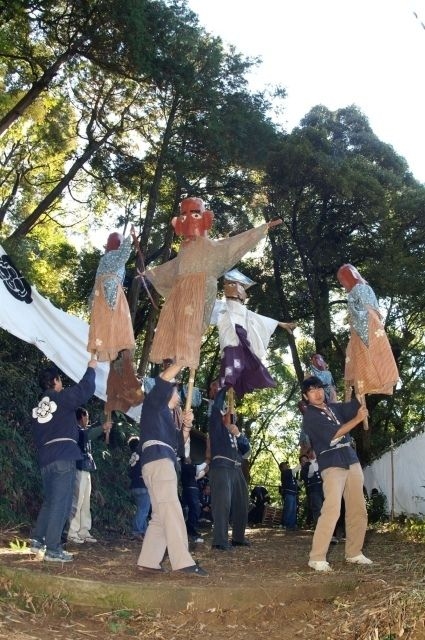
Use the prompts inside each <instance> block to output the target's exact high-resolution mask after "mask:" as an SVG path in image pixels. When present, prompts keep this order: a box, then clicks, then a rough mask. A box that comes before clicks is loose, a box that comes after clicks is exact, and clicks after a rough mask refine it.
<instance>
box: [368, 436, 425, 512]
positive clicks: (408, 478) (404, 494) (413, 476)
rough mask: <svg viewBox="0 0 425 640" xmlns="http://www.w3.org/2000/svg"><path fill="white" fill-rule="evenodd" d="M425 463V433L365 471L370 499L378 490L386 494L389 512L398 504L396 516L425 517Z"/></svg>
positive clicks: (382, 457) (373, 463)
mask: <svg viewBox="0 0 425 640" xmlns="http://www.w3.org/2000/svg"><path fill="white" fill-rule="evenodd" d="M424 459H425V433H420V434H419V435H417V436H415V437H413V438H411V439H410V440H407V442H404V443H403V444H401V445H399V446H398V447H396V448H394V450H393V452H392V453H391V451H387V452H386V453H384V455H383V456H381V457H380V458H379V459H378V460H375V461H374V462H372V464H371V465H369V466H367V467H365V468H364V469H363V472H364V477H365V487H366V490H367V492H368V495H369V496H370V492H371V491H372V489H375V488H376V489H378V490H379V491H380V492H381V493H383V494H384V495H385V496H386V498H387V501H388V510H389V512H391V507H392V503H393V500H394V515H396V516H398V515H400V514H406V515H417V516H421V517H423V516H425V466H424V464H423V461H424ZM393 485H394V491H393ZM393 493H394V497H393Z"/></svg>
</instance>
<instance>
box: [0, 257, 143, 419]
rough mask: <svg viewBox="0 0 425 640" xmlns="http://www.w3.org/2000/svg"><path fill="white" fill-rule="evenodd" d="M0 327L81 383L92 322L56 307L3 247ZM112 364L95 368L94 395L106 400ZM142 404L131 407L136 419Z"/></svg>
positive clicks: (86, 361) (0, 276)
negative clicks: (27, 343)
mask: <svg viewBox="0 0 425 640" xmlns="http://www.w3.org/2000/svg"><path fill="white" fill-rule="evenodd" d="M0 280H1V282H0V327H1V328H3V329H5V330H6V331H8V332H9V333H12V334H13V335H14V336H16V337H17V338H20V339H21V340H24V341H25V342H29V343H30V344H34V345H35V346H36V347H38V349H40V351H42V352H43V353H44V354H45V355H46V356H47V357H48V358H49V360H51V361H52V362H54V363H55V364H56V366H57V367H59V369H61V371H63V372H64V373H66V375H67V376H68V377H69V378H71V380H74V381H75V382H78V381H79V380H81V378H82V377H83V375H84V372H85V370H86V369H87V363H88V361H89V360H90V354H89V353H88V351H87V339H88V331H89V325H88V324H87V323H86V322H84V320H81V318H77V317H76V316H73V315H71V314H69V313H65V311H62V310H61V309H58V308H57V307H55V306H54V305H53V304H52V303H51V302H50V301H49V300H47V299H46V298H43V296H41V295H40V294H39V293H38V291H37V289H36V288H35V287H32V286H30V285H29V283H28V282H27V281H26V280H25V278H24V277H23V276H22V275H21V274H20V273H19V271H18V270H17V269H16V268H15V267H14V265H13V263H12V262H11V260H10V258H9V257H8V256H7V254H6V252H5V251H4V249H3V248H2V247H1V246H0ZM108 372H109V363H105V362H99V363H98V365H97V367H96V391H95V395H96V396H97V397H98V398H100V399H101V400H106V381H107V378H108ZM140 409H141V406H139V407H135V408H132V409H130V410H129V412H128V415H129V416H130V417H131V418H133V419H134V420H138V419H139V417H140Z"/></svg>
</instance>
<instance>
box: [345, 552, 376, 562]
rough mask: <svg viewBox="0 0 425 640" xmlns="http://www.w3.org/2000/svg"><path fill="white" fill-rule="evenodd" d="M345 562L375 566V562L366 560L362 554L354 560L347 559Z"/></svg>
mask: <svg viewBox="0 0 425 640" xmlns="http://www.w3.org/2000/svg"><path fill="white" fill-rule="evenodd" d="M345 562H350V563H351V564H373V561H372V560H369V558H366V556H364V555H363V554H362V553H360V554H359V555H358V556H354V558H345Z"/></svg>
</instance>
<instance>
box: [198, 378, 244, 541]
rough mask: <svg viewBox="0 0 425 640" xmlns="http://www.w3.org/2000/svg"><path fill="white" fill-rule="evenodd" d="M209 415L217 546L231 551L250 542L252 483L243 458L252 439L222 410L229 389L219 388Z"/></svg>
mask: <svg viewBox="0 0 425 640" xmlns="http://www.w3.org/2000/svg"><path fill="white" fill-rule="evenodd" d="M213 389H214V390H213V392H212V393H213V395H215V398H214V401H213V404H212V408H211V415H210V419H209V425H208V430H209V440H210V455H211V464H210V470H209V479H210V486H211V508H212V516H213V521H214V528H213V543H212V547H213V549H218V550H220V551H229V550H231V549H232V546H233V547H242V546H249V545H250V543H249V540H247V539H246V538H245V529H246V525H247V522H248V508H249V499H248V487H247V484H246V480H245V477H244V475H243V473H242V459H243V456H245V455H246V454H247V453H248V452H249V449H250V445H249V440H248V438H246V436H244V435H243V434H242V433H241V432H240V431H239V428H238V426H237V425H236V424H232V422H231V420H230V419H229V414H228V413H227V412H224V415H223V412H222V409H223V405H224V400H225V395H226V389H224V388H223V389H220V390H219V391H218V392H216V387H213ZM230 516H231V519H232V539H231V543H229V538H228V528H229V519H230Z"/></svg>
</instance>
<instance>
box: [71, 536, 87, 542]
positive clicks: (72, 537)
mask: <svg viewBox="0 0 425 640" xmlns="http://www.w3.org/2000/svg"><path fill="white" fill-rule="evenodd" d="M85 540H87V538H85ZM85 540H83V538H80V536H68V538H67V540H66V541H67V542H72V543H73V544H84V542H85Z"/></svg>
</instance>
